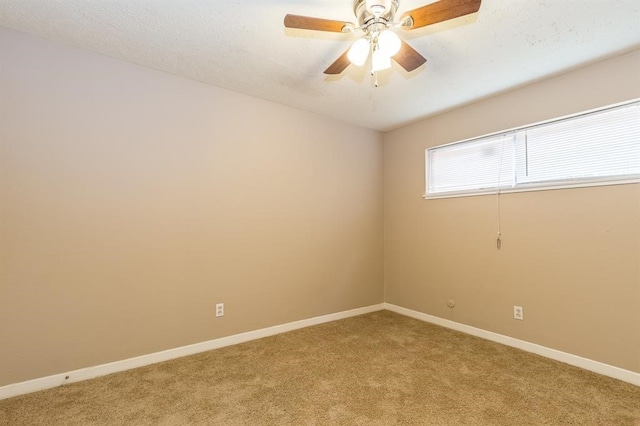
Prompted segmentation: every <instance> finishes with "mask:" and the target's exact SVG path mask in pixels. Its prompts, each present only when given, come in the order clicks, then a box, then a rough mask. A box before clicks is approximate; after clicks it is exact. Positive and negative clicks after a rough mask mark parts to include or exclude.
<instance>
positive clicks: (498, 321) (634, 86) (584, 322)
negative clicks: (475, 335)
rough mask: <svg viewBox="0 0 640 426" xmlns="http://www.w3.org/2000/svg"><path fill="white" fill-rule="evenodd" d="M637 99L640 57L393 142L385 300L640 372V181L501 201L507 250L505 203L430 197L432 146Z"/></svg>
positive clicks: (433, 121)
mask: <svg viewBox="0 0 640 426" xmlns="http://www.w3.org/2000/svg"><path fill="white" fill-rule="evenodd" d="M636 97H640V51H635V52H632V53H629V54H626V55H623V56H620V57H617V58H613V59H610V60H607V61H603V62H600V63H597V64H594V65H591V66H587V67H584V68H582V69H578V70H576V71H573V72H570V73H567V74H564V75H561V76H557V77H555V78H552V79H548V80H545V81H542V82H539V83H536V84H533V85H530V86H527V87H524V88H521V89H519V90H515V91H512V92H509V93H506V94H503V95H500V96H496V97H493V98H490V99H487V100H484V101H481V102H478V103H475V104H473V105H470V106H467V107H465V108H460V109H457V110H454V111H451V112H448V113H444V114H442V115H439V116H437V117H434V118H430V119H426V120H423V121H420V122H417V123H415V124H412V125H410V126H406V127H404V128H401V129H398V130H395V131H392V132H389V133H387V134H385V136H384V162H385V165H384V193H385V212H384V214H385V221H384V223H385V300H386V301H387V302H389V303H393V304H396V305H400V306H403V307H406V308H410V309H414V310H417V311H420V312H424V313H427V314H431V315H435V316H438V317H442V318H447V319H452V320H454V321H457V322H460V323H463V324H468V325H471V326H475V327H479V328H482V329H485V330H489V331H493V332H497V333H501V334H505V335H508V336H513V337H515V338H518V339H523V340H526V341H529V342H534V343H538V344H540V345H543V346H547V347H551V348H555V349H558V350H561V351H566V352H569V353H573V354H576V355H580V356H583V357H586V358H591V359H594V360H597V361H601V362H604V363H607V364H611V365H614V366H618V367H621V368H624V369H628V370H631V371H635V372H640V187H639V185H638V184H630V185H619V186H606V187H595V188H582V189H565V190H556V191H540V192H528V193H517V194H503V195H502V196H501V207H502V209H501V210H502V215H501V216H502V236H503V238H502V241H503V244H502V249H501V250H500V251H498V250H496V246H495V238H496V232H497V229H496V228H497V225H496V223H497V214H496V211H497V208H496V196H495V195H494V196H478V197H467V198H451V199H436V200H423V199H422V198H421V195H422V194H423V193H424V149H425V148H427V147H430V146H435V145H440V144H444V143H448V142H454V141H456V140H461V139H465V138H469V137H474V136H480V135H483V134H487V133H491V132H496V131H500V130H504V129H508V128H511V127H516V126H521V125H526V124H530V123H533V122H537V121H541V120H546V119H550V118H553V117H557V116H562V115H566V114H570V113H575V112H579V111H583V110H587V109H591V108H595V107H599V106H604V105H608V104H611V103H616V102H620V101H624V100H628V99H632V98H636ZM449 298H453V299H455V301H456V307H455V308H454V309H453V310H450V309H449V308H448V307H447V304H446V303H447V299H449ZM514 305H520V306H523V307H524V314H525V319H524V321H517V320H514V319H513V306H514Z"/></svg>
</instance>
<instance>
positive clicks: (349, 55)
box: [284, 0, 481, 86]
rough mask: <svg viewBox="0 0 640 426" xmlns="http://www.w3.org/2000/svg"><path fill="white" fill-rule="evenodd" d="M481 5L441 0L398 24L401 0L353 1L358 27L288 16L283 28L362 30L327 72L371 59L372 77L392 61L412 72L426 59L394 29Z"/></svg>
mask: <svg viewBox="0 0 640 426" xmlns="http://www.w3.org/2000/svg"><path fill="white" fill-rule="evenodd" d="M480 2H481V0H440V1H436V2H435V3H431V4H428V5H426V6H422V7H419V8H417V9H413V10H410V11H408V12H405V13H404V14H403V15H402V16H401V17H400V19H398V20H397V21H396V20H395V14H396V11H397V10H398V6H399V0H354V2H353V12H354V13H355V15H356V17H357V24H354V23H351V22H342V21H334V20H331V19H322V18H313V17H309V16H300V15H291V14H288V15H286V16H285V17H284V26H285V27H287V28H297V29H304V30H315V31H331V32H343V33H355V32H357V31H362V33H363V35H362V37H361V38H359V39H358V40H357V41H356V42H355V43H353V45H351V47H350V48H349V49H348V50H347V51H346V52H344V53H343V54H342V55H341V56H340V57H339V58H338V59H337V60H336V61H335V62H334V63H333V64H331V65H330V66H329V67H328V68H327V69H326V70H324V73H325V74H340V73H341V72H342V71H344V70H345V69H346V68H347V67H348V66H349V64H354V65H357V66H362V65H364V64H365V63H366V62H367V59H368V58H369V56H371V74H373V75H375V74H376V73H377V72H378V71H381V70H384V69H387V68H390V67H391V58H393V60H395V61H396V62H397V63H398V64H399V65H400V66H401V67H402V68H404V69H405V70H407V71H408V72H411V71H413V70H415V69H416V68H418V67H419V66H421V65H422V64H424V63H425V62H426V61H427V60H426V59H425V58H424V56H422V55H421V54H420V53H418V52H417V51H416V50H415V49H414V48H412V47H411V46H409V44H407V42H405V41H404V40H402V39H401V38H400V37H398V35H397V34H396V33H395V32H394V31H392V29H393V28H403V29H405V30H412V29H415V28H420V27H424V26H426V25H431V24H435V23H438V22H443V21H448V20H449V19H454V18H457V17H459V16H464V15H468V14H471V13H475V12H477V11H478V10H479V9H480ZM376 86H377V84H376Z"/></svg>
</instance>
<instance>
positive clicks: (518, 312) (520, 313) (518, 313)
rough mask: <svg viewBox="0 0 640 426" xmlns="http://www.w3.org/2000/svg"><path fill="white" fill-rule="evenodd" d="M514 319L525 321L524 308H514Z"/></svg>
mask: <svg viewBox="0 0 640 426" xmlns="http://www.w3.org/2000/svg"><path fill="white" fill-rule="evenodd" d="M513 317H514V318H515V319H517V320H523V319H524V308H523V307H522V306H514V307H513Z"/></svg>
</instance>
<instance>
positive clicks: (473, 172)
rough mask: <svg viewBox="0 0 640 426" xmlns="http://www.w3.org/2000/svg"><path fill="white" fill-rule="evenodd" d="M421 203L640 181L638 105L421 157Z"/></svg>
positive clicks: (482, 139)
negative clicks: (423, 180) (423, 170)
mask: <svg viewBox="0 0 640 426" xmlns="http://www.w3.org/2000/svg"><path fill="white" fill-rule="evenodd" d="M426 181H427V193H426V197H437V196H456V195H470V194H479V193H487V192H489V193H495V192H497V191H498V190H500V191H507V190H531V189H540V188H551V187H568V186H587V185H602V184H616V183H626V182H630V181H640V101H637V100H636V101H634V102H631V103H627V104H624V105H618V106H615V107H608V108H605V109H601V110H598V111H593V112H589V113H583V114H579V115H575V116H571V117H568V118H562V119H558V120H552V121H549V122H545V123H541V124H536V125H531V126H526V127H521V128H518V129H514V130H509V131H505V132H500V133H498V134H494V135H490V136H484V137H480V138H475V139H471V140H466V141H462V142H457V143H453V144H448V145H443V146H439V147H434V148H429V149H427V150H426Z"/></svg>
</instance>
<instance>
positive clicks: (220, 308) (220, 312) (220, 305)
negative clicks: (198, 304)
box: [216, 303, 224, 317]
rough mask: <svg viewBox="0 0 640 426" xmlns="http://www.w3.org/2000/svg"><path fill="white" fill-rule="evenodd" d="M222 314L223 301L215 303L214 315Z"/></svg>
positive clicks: (221, 315)
mask: <svg viewBox="0 0 640 426" xmlns="http://www.w3.org/2000/svg"><path fill="white" fill-rule="evenodd" d="M223 316H224V303H216V317H223Z"/></svg>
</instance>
